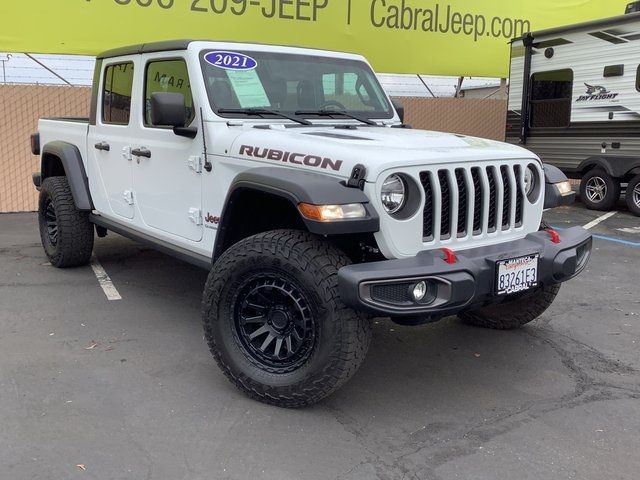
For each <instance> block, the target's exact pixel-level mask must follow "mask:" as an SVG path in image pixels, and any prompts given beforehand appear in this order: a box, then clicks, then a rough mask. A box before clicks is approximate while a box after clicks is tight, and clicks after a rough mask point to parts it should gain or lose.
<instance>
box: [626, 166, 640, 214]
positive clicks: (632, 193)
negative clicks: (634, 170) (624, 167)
mask: <svg viewBox="0 0 640 480" xmlns="http://www.w3.org/2000/svg"><path fill="white" fill-rule="evenodd" d="M625 199H626V201H627V207H629V211H630V212H631V213H633V214H634V215H636V216H638V217H640V175H636V176H635V177H633V178H632V179H631V181H630V182H629V184H628V185H627V194H626V198H625Z"/></svg>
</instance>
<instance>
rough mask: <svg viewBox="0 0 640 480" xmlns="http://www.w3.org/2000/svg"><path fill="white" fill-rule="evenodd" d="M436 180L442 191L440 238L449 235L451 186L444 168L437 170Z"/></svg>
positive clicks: (445, 237)
mask: <svg viewBox="0 0 640 480" xmlns="http://www.w3.org/2000/svg"><path fill="white" fill-rule="evenodd" d="M438 180H439V182H440V192H441V193H442V209H441V220H440V238H443V239H447V238H449V237H451V188H450V186H449V175H448V174H447V171H446V170H440V171H439V172H438Z"/></svg>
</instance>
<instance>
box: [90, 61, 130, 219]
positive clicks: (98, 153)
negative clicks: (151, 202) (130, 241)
mask: <svg viewBox="0 0 640 480" xmlns="http://www.w3.org/2000/svg"><path fill="white" fill-rule="evenodd" d="M137 62H138V59H137V58H136V57H130V59H129V58H127V59H118V60H117V61H116V60H114V62H112V63H108V62H105V66H104V68H103V71H102V78H101V80H100V89H99V95H100V98H99V101H98V112H97V118H96V124H95V125H91V126H90V127H89V134H88V145H87V151H88V155H89V158H90V161H89V182H90V186H91V191H92V192H99V194H98V195H94V199H93V200H94V205H95V208H96V210H98V211H99V212H100V213H101V214H107V215H108V214H109V213H113V214H114V216H116V217H117V216H119V217H124V218H127V219H131V218H133V217H134V211H135V210H134V193H133V175H132V173H133V172H132V165H131V154H130V152H131V144H132V143H133V140H134V131H133V129H132V128H131V126H130V124H131V123H132V115H131V105H132V101H133V97H134V75H135V72H136V70H137V65H136V63H137Z"/></svg>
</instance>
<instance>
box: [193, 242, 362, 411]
mask: <svg viewBox="0 0 640 480" xmlns="http://www.w3.org/2000/svg"><path fill="white" fill-rule="evenodd" d="M349 263H350V262H349V259H348V258H347V257H346V256H345V255H344V254H343V253H342V252H341V251H339V250H338V249H336V248H335V247H334V246H333V245H331V244H330V243H329V242H327V241H324V240H322V239H320V238H319V237H316V236H314V235H311V234H309V233H306V232H302V231H295V230H277V231H270V232H265V233H260V234H258V235H255V236H252V237H249V238H246V239H244V240H242V241H240V242H239V243H237V244H236V245H234V246H232V247H231V248H229V250H227V251H226V252H225V253H224V254H223V255H222V256H221V257H220V259H218V261H217V262H216V263H215V265H214V266H213V268H212V270H211V272H210V274H209V277H208V280H207V283H206V286H205V289H204V295H203V302H202V318H203V324H204V331H205V338H206V340H207V343H208V345H209V349H210V350H211V353H212V354H213V357H214V358H215V360H216V362H217V363H218V366H219V367H220V369H221V370H222V371H223V372H224V374H225V375H226V376H227V377H228V378H229V380H231V382H232V383H233V384H235V385H236V386H237V387H238V388H239V389H240V390H241V391H243V392H244V393H245V394H247V395H248V396H249V397H251V398H254V399H256V400H258V401H261V402H263V403H267V404H271V405H276V406H279V407H286V408H297V407H305V406H309V405H312V404H315V403H317V402H318V401H320V400H322V399H323V398H325V397H327V396H328V395H330V394H331V393H333V392H334V391H335V390H337V389H338V388H339V387H340V386H341V385H342V384H344V383H345V382H346V381H347V380H348V379H349V378H351V377H352V376H353V375H354V373H355V372H356V371H357V370H358V368H359V367H360V365H361V364H362V362H363V360H364V358H365V355H366V353H367V350H368V348H369V345H370V343H371V323H370V322H369V321H368V320H367V319H366V318H365V316H364V315H362V314H360V313H358V312H355V311H354V310H351V309H349V308H347V307H346V306H345V305H344V304H343V303H342V302H341V300H340V297H339V293H338V278H337V277H338V275H337V273H338V270H339V269H340V268H341V267H343V266H345V265H348V264H349ZM262 275H264V276H269V275H273V276H277V277H278V278H282V279H283V281H286V282H291V283H292V284H293V285H295V286H296V287H297V288H298V289H299V292H301V293H302V294H303V295H304V297H305V298H306V299H308V302H307V303H306V305H307V306H308V307H309V308H308V311H309V312H310V314H311V315H312V316H313V319H314V325H315V328H317V336H315V337H314V338H315V344H314V347H313V348H309V352H310V353H309V354H308V355H309V356H308V357H307V358H306V359H303V360H301V361H303V362H304V363H301V364H300V365H298V366H292V367H290V368H289V369H285V368H277V367H276V368H274V367H273V366H272V365H268V364H265V363H261V362H260V361H258V360H256V358H254V357H252V356H251V355H250V354H249V353H247V347H246V343H244V344H243V343H242V342H243V341H242V340H241V337H242V331H241V328H242V327H239V326H238V325H239V324H238V323H237V322H238V320H237V318H238V317H237V315H238V310H239V309H240V307H239V305H241V306H244V305H246V300H244V303H243V301H242V298H243V297H242V295H243V294H242V293H241V292H242V291H243V290H242V288H243V285H245V284H246V282H249V279H251V278H254V277H260V276H262ZM247 296H248V295H247ZM269 315H271V314H268V315H267V316H269ZM244 338H245V342H246V337H244ZM276 348H277V347H276Z"/></svg>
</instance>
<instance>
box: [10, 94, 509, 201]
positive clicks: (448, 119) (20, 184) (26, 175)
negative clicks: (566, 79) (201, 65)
mask: <svg viewBox="0 0 640 480" xmlns="http://www.w3.org/2000/svg"><path fill="white" fill-rule="evenodd" d="M90 97H91V91H90V89H89V88H86V87H53V86H34V85H0V172H1V175H0V213H3V212H24V211H34V210H36V208H37V199H38V194H37V191H36V190H35V188H34V186H33V183H32V182H31V174H32V173H33V172H35V171H37V170H38V169H39V162H38V158H37V157H34V156H33V155H32V154H31V150H30V147H29V135H31V134H32V133H34V132H35V131H36V129H37V125H38V118H40V117H86V116H88V115H89V102H90ZM399 100H400V101H402V103H403V104H404V106H405V111H406V122H407V123H409V124H411V125H412V126H413V127H414V128H421V129H427V130H438V131H443V132H454V133H461V134H466V135H473V136H478V137H485V138H492V139H496V140H503V139H504V132H505V118H506V109H507V103H506V102H505V101H504V100H478V99H453V98H408V97H407V98H400V99H399Z"/></svg>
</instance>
